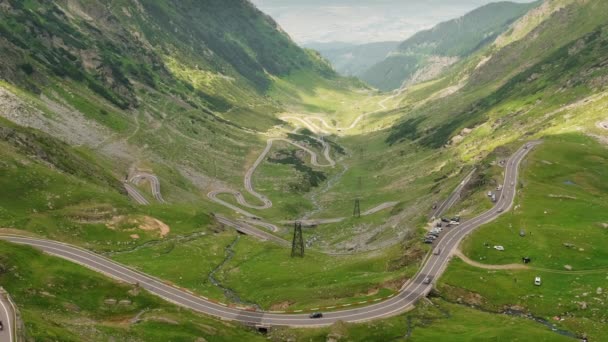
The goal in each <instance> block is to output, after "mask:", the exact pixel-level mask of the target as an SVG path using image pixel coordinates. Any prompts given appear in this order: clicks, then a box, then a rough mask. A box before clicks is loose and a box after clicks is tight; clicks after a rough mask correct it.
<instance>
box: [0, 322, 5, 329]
mask: <svg viewBox="0 0 608 342" xmlns="http://www.w3.org/2000/svg"><path fill="white" fill-rule="evenodd" d="M2 330H4V325H3V324H2V321H0V331H2Z"/></svg>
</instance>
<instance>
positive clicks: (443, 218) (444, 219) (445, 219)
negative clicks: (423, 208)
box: [441, 217, 450, 223]
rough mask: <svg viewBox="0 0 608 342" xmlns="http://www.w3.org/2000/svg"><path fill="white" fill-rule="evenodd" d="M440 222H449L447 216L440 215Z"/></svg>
mask: <svg viewBox="0 0 608 342" xmlns="http://www.w3.org/2000/svg"><path fill="white" fill-rule="evenodd" d="M441 222H446V223H450V220H448V219H447V218H445V217H442V218H441Z"/></svg>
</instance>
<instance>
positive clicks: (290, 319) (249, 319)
mask: <svg viewBox="0 0 608 342" xmlns="http://www.w3.org/2000/svg"><path fill="white" fill-rule="evenodd" d="M539 143H540V142H530V143H528V144H526V145H525V146H524V147H522V148H521V149H519V150H518V151H517V152H515V154H513V156H511V158H510V159H509V160H508V162H507V164H506V167H505V179H504V186H503V193H502V196H501V197H500V199H499V200H498V202H497V203H496V206H495V207H493V208H492V209H490V210H488V211H486V212H485V213H483V214H481V215H479V216H477V217H475V218H473V219H471V220H469V221H466V222H463V223H462V224H461V225H460V226H458V227H456V228H454V229H450V230H449V231H447V232H446V233H445V235H444V236H443V237H442V238H441V239H440V241H439V242H438V243H437V245H436V246H434V248H435V249H439V250H440V251H441V252H440V253H439V254H438V255H435V254H429V256H428V257H427V258H426V259H425V261H424V263H423V266H422V267H421V269H420V270H419V271H418V273H417V274H416V275H415V276H414V277H413V278H412V279H410V280H409V281H407V282H406V283H405V284H404V285H403V287H402V288H401V289H400V291H399V292H398V293H397V294H396V295H394V296H391V297H390V298H389V299H387V300H380V299H375V300H373V301H371V303H370V301H363V302H360V303H358V304H361V305H363V304H369V305H366V306H360V307H357V308H353V309H349V308H348V307H349V306H350V305H351V304H344V305H342V306H338V307H327V308H314V309H311V310H313V311H317V310H319V311H327V310H333V309H337V311H333V312H325V313H324V316H323V317H322V318H318V319H310V318H309V317H308V315H307V314H304V313H284V312H261V311H255V310H254V309H251V308H245V307H233V306H229V305H227V304H225V303H218V302H216V301H212V300H209V299H207V298H205V297H201V296H197V295H194V294H192V293H191V292H189V291H188V290H185V289H181V288H178V287H175V286H172V285H170V284H167V283H165V282H164V281H162V280H159V279H157V278H154V277H152V276H149V275H146V274H144V273H141V272H138V271H135V270H133V269H130V268H128V267H126V266H123V265H121V264H119V263H117V262H115V261H113V260H110V259H107V258H105V257H102V256H100V255H97V254H95V253H92V252H90V251H87V250H84V249H81V248H78V247H74V246H70V245H68V244H64V243H60V242H55V241H50V240H42V239H36V238H29V237H22V236H15V235H0V239H3V240H7V241H10V242H13V243H18V244H23V245H29V246H32V247H35V248H38V249H41V250H42V251H44V252H46V253H49V254H52V255H56V256H58V257H61V258H64V259H66V260H70V261H72V262H75V263H79V264H81V265H84V266H86V267H88V268H90V269H92V270H95V271H97V272H100V273H103V274H106V275H108V276H111V277H113V278H115V279H118V280H121V281H124V282H128V283H138V284H139V285H140V286H141V287H143V288H145V289H147V290H148V291H149V292H151V293H153V294H156V295H158V296H159V297H162V298H164V299H166V300H168V301H170V302H173V303H175V304H177V305H180V306H182V307H186V308H189V309H192V310H195V311H198V312H201V313H204V314H208V315H211V316H216V317H219V318H222V319H226V320H232V321H238V322H242V323H245V324H251V325H261V326H291V327H314V326H327V325H331V324H333V323H335V322H337V321H346V322H362V321H369V320H374V319H378V318H384V317H389V316H394V315H397V314H399V313H402V312H404V311H407V310H409V309H411V308H413V306H414V305H415V303H416V302H417V301H418V300H420V299H421V298H423V297H425V296H426V295H427V294H428V293H429V291H430V290H431V289H432V286H433V284H432V283H433V282H434V281H435V280H436V279H437V278H439V277H440V276H441V274H442V273H443V271H444V269H445V268H446V266H447V264H448V262H449V261H450V259H451V257H452V255H453V253H454V251H455V250H456V248H457V246H458V245H459V243H460V242H461V241H462V239H463V238H464V237H465V236H466V235H467V234H469V233H471V232H472V231H473V230H475V229H476V228H478V227H480V226H481V225H483V224H486V223H488V222H490V221H492V220H494V219H496V218H497V217H498V216H500V215H502V214H504V213H505V212H507V211H509V210H510V209H511V207H512V206H513V201H514V199H515V194H516V190H517V186H516V184H517V178H518V173H519V170H518V168H519V165H520V163H521V161H522V160H523V159H524V157H525V156H526V154H527V153H528V152H529V151H530V150H531V149H532V148H533V147H534V146H535V145H537V144H539ZM221 219H222V218H220V220H221ZM227 222H228V223H231V221H229V220H227ZM228 223H227V224H228ZM239 226H240V225H239ZM237 229H238V228H237ZM269 235H270V236H273V235H271V234H269ZM427 277H429V278H430V280H431V282H430V283H425V281H424V280H425V278H427Z"/></svg>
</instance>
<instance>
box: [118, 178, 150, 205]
mask: <svg viewBox="0 0 608 342" xmlns="http://www.w3.org/2000/svg"><path fill="white" fill-rule="evenodd" d="M123 185H124V187H125V189H126V190H127V193H128V194H129V197H131V198H132V199H133V200H135V202H137V204H141V205H149V204H150V202H148V200H147V199H146V198H145V197H144V196H143V195H142V194H141V193H140V192H139V191H138V190H137V189H136V188H135V187H134V186H133V185H131V184H129V183H127V182H124V183H123Z"/></svg>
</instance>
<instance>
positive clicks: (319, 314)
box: [308, 312, 323, 318]
mask: <svg viewBox="0 0 608 342" xmlns="http://www.w3.org/2000/svg"><path fill="white" fill-rule="evenodd" d="M308 317H310V318H321V317H323V314H322V313H320V312H313V313H311V314H310V315H309V316H308Z"/></svg>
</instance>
